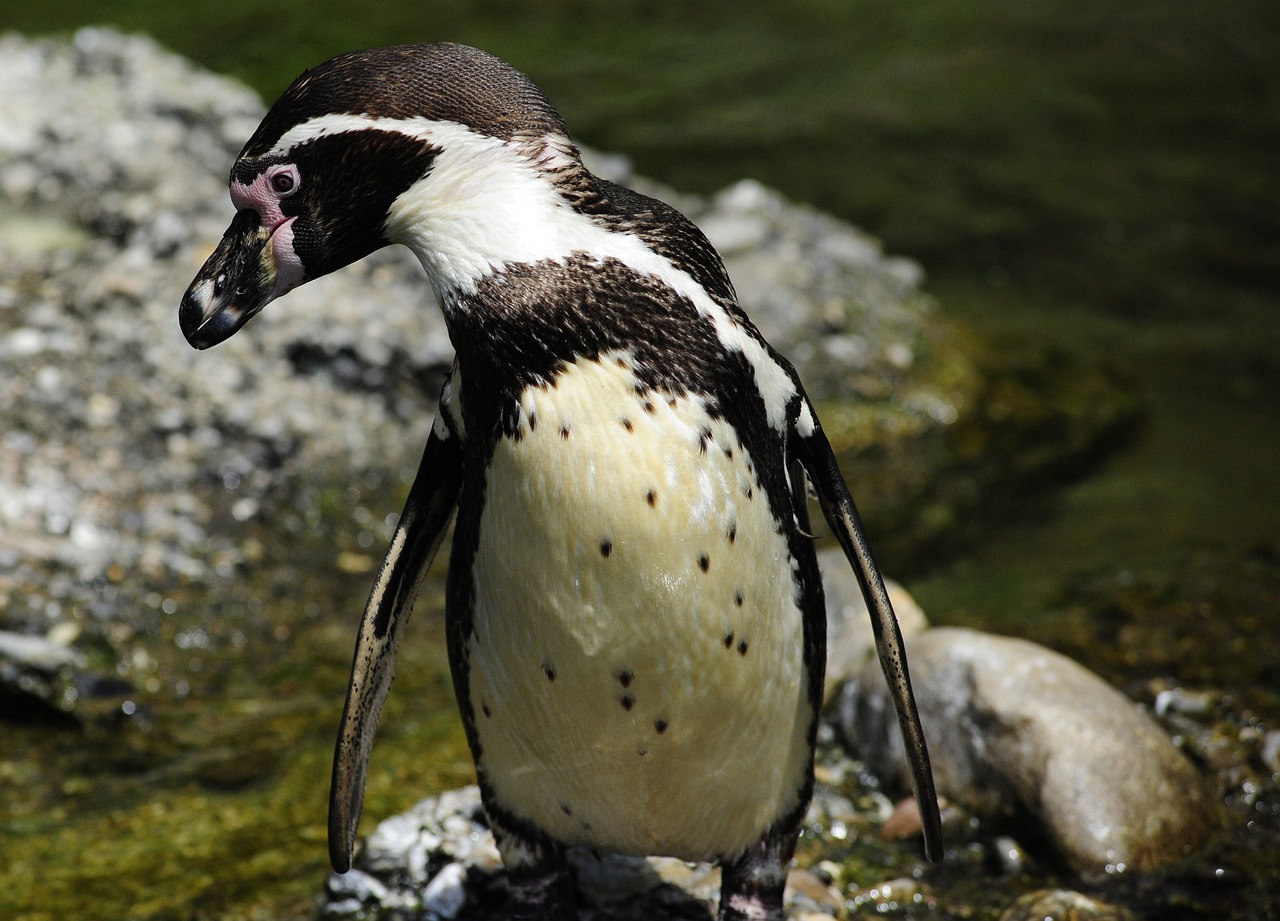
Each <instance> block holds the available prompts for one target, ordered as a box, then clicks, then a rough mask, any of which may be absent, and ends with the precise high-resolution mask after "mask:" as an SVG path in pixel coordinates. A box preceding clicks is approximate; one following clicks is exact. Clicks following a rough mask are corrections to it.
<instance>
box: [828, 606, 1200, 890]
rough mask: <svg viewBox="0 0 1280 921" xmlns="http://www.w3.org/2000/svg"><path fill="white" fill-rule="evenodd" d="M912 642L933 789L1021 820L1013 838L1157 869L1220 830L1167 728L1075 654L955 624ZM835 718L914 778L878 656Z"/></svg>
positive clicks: (877, 765)
mask: <svg viewBox="0 0 1280 921" xmlns="http://www.w3.org/2000/svg"><path fill="white" fill-rule="evenodd" d="M907 647H908V653H909V655H910V658H911V674H912V679H913V683H914V686H915V695H916V700H917V702H918V704H919V706H920V713H921V721H922V723H923V725H924V728H925V732H926V734H927V735H928V738H929V747H930V753H931V756H932V759H933V771H934V778H935V780H936V782H937V785H938V791H939V794H940V795H941V796H943V797H946V798H947V799H950V800H953V801H957V802H959V803H961V804H963V805H965V806H967V807H968V808H970V809H973V810H974V811H976V812H977V813H979V814H981V815H984V816H986V817H988V818H992V819H996V820H998V821H1008V820H1012V821H1015V822H1022V823H1024V830H1025V831H1026V832H1027V834H1025V835H1019V837H1020V838H1023V839H1034V838H1040V837H1044V838H1045V839H1047V841H1048V842H1049V843H1050V844H1051V845H1052V847H1053V848H1055V849H1056V851H1057V852H1058V853H1059V854H1060V855H1061V856H1062V857H1063V858H1065V859H1066V860H1067V861H1068V862H1069V863H1070V864H1071V865H1072V866H1073V867H1075V868H1076V869H1078V870H1080V871H1084V872H1099V871H1105V872H1112V873H1114V872H1121V871H1124V870H1126V869H1135V870H1149V869H1152V868H1155V867H1158V866H1161V865H1163V864H1166V863H1168V862H1170V861H1172V860H1175V859H1177V858H1180V857H1183V856H1184V855H1186V854H1187V853H1189V852H1191V851H1192V850H1194V849H1196V848H1198V847H1199V846H1201V845H1202V844H1203V843H1205V841H1206V840H1207V839H1208V838H1209V837H1210V835H1211V834H1212V832H1214V831H1215V829H1216V828H1217V827H1218V821H1219V820H1218V816H1217V811H1216V804H1215V803H1214V802H1213V801H1212V799H1211V798H1210V796H1209V793H1208V791H1207V790H1206V788H1205V784H1204V781H1203V779H1202V778H1201V777H1200V775H1199V773H1198V772H1197V770H1196V769H1195V768H1194V767H1193V766H1192V765H1191V763H1190V762H1189V761H1188V760H1187V759H1186V758H1185V757H1184V756H1183V755H1182V754H1181V752H1179V751H1178V750H1177V749H1176V748H1175V747H1174V746H1173V745H1172V743H1171V742H1170V740H1169V738H1168V736H1167V735H1166V734H1165V733H1164V731H1163V730H1162V729H1161V728H1160V727H1159V726H1158V725H1157V724H1156V723H1155V721H1154V720H1153V719H1152V718H1151V717H1149V716H1148V715H1147V714H1146V713H1145V712H1144V711H1142V710H1141V709H1140V708H1138V707H1137V706H1136V705H1135V704H1133V703H1132V702H1131V701H1129V700H1128V699H1127V698H1126V697H1124V695H1122V694H1121V693H1119V692H1118V691H1116V690H1115V689H1113V688H1111V687H1110V686H1109V685H1107V684H1106V683H1105V682H1103V681H1102V680H1101V679H1100V678H1098V677H1097V676H1095V675H1093V674H1092V673H1091V672H1089V671H1088V670H1086V669H1085V668H1083V667H1082V666H1080V665H1078V664H1076V663H1075V662H1073V661H1071V660H1070V659H1067V658H1066V657H1064V656H1061V655H1059V654H1057V653H1054V652H1052V651H1050V650H1048V649H1045V648H1043V647H1041V646H1037V645H1035V644H1033V643H1028V642H1025V641H1022V640H1015V639H1008V638H1004V637H997V636H992V635H989V634H983V633H979V632H976V631H972V630H962V629H955V628H934V629H931V630H927V631H925V632H924V633H921V634H919V635H918V636H916V637H914V638H912V639H910V640H908V642H907ZM838 721H839V724H840V729H841V732H842V733H843V734H844V736H845V738H846V739H848V740H849V741H850V742H851V744H852V745H853V746H854V747H855V748H856V749H857V751H858V752H859V753H860V754H861V756H862V757H863V758H865V759H866V761H867V763H868V765H869V766H870V767H871V768H872V770H874V771H875V772H876V773H877V774H879V775H880V776H881V777H884V778H888V779H891V780H892V781H893V782H895V783H898V784H903V785H905V784H906V783H907V782H908V775H907V774H906V766H905V762H904V761H903V757H902V746H901V742H900V740H899V737H898V730H897V725H896V719H895V717H894V715H893V709H892V706H891V704H890V702H889V700H888V695H887V692H886V690H885V689H884V682H883V679H881V678H880V675H879V670H878V667H874V666H873V665H868V666H867V667H866V669H865V670H864V672H863V674H862V676H860V677H859V678H858V679H855V680H854V681H851V682H850V683H849V684H848V685H847V686H846V687H845V689H843V691H842V692H841V697H840V701H839V715H838ZM1027 822H1030V823H1031V826H1032V827H1031V828H1025V823H1027ZM1033 829H1034V831H1033Z"/></svg>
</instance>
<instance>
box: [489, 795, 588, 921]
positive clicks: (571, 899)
mask: <svg viewBox="0 0 1280 921" xmlns="http://www.w3.org/2000/svg"><path fill="white" fill-rule="evenodd" d="M513 824H514V823H513ZM490 827H491V828H492V829H493V834H494V839H495V840H496V842H497V845H498V852H499V853H500V854H501V855H502V863H503V866H504V867H505V868H506V871H507V886H508V891H509V892H510V897H509V903H508V904H509V905H510V918H511V921H568V919H572V918H575V917H577V914H576V911H575V909H576V905H577V892H576V889H575V887H574V882H573V873H572V871H571V869H570V867H569V862H568V860H566V859H565V853H564V848H563V847H561V846H560V845H558V844H556V843H554V842H552V841H550V840H549V839H547V838H545V837H544V836H541V835H536V834H529V833H522V832H520V831H514V830H512V829H511V828H510V827H508V826H507V825H506V824H504V823H502V822H500V821H494V817H493V816H492V814H491V815H490Z"/></svg>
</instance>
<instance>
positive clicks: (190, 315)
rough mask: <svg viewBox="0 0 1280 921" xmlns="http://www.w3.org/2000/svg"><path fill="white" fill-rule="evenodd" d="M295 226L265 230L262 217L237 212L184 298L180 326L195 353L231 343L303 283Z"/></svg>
mask: <svg viewBox="0 0 1280 921" xmlns="http://www.w3.org/2000/svg"><path fill="white" fill-rule="evenodd" d="M292 225H293V220H292V219H289V220H285V221H282V222H281V223H279V224H277V225H276V226H274V227H268V226H265V225H264V224H263V223H262V219H261V218H260V217H259V216H258V212H256V211H254V210H252V209H250V208H245V209H243V210H241V211H239V212H237V214H236V216H235V218H234V219H233V220H232V221H231V226H229V227H228V228H227V232H226V233H225V234H223V235H222V242H221V243H219V244H218V248H217V249H215V250H214V251H213V255H211V256H210V257H209V258H208V259H207V260H206V261H205V264H204V266H203V267H202V268H201V269H200V271H199V272H197V273H196V277H195V279H194V280H193V281H192V282H191V285H190V287H188V288H187V293H186V294H184V295H183V297H182V305H181V306H180V307H179V308H178V323H179V325H180V326H181V327H182V334H183V335H184V336H186V337H187V342H189V343H190V344H191V345H192V347H194V348H197V349H207V348H209V347H210V346H214V345H217V344H218V343H219V342H223V341H224V340H226V339H229V338H231V336H232V335H233V334H235V332H236V331H237V330H238V329H240V327H242V326H244V324H245V323H247V322H249V320H250V319H252V318H253V317H254V316H255V315H257V313H258V312H259V311H260V310H262V308H263V307H265V306H267V304H269V303H271V302H272V301H273V300H275V299H276V298H277V297H279V296H280V295H282V294H284V293H285V292H286V291H288V290H289V289H291V288H294V287H296V286H297V285H298V284H299V283H300V282H301V281H302V275H303V272H302V265H301V262H300V260H299V259H298V257H297V255H296V253H295V252H294V249H293V226H292Z"/></svg>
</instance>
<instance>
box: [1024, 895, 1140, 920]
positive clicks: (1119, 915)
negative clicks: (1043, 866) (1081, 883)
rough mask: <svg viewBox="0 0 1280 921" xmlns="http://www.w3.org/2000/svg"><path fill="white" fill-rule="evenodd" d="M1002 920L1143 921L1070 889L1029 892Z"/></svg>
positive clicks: (1120, 909)
mask: <svg viewBox="0 0 1280 921" xmlns="http://www.w3.org/2000/svg"><path fill="white" fill-rule="evenodd" d="M1000 921H1139V919H1138V917H1137V916H1136V915H1134V914H1133V913H1132V912H1129V911H1127V910H1126V909H1124V908H1120V907H1118V906H1116V905H1109V904H1107V903H1106V902H1100V901H1098V900H1097V899H1094V898H1090V897H1089V896H1087V895H1084V894H1083V893H1080V892H1072V891H1071V890H1069V889H1042V890H1039V891H1037V892H1029V893H1027V894H1026V895H1024V896H1023V897H1022V898H1020V899H1018V900H1017V901H1016V902H1014V903H1013V904H1012V905H1010V906H1009V907H1008V908H1006V909H1005V910H1004V912H1003V913H1001V915H1000Z"/></svg>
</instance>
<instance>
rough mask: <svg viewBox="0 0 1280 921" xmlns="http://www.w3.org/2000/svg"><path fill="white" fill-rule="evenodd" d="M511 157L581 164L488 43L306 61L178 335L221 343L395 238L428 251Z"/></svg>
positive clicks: (250, 146) (243, 169)
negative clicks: (495, 166)
mask: <svg viewBox="0 0 1280 921" xmlns="http://www.w3.org/2000/svg"><path fill="white" fill-rule="evenodd" d="M514 159H522V160H524V161H525V162H527V163H529V164H535V165H537V164H540V166H539V167H538V168H541V169H547V168H552V167H554V166H556V165H557V164H558V165H559V167H560V168H564V167H565V166H566V165H567V166H569V167H574V166H580V161H578V158H577V151H576V149H574V148H573V145H572V144H571V143H570V142H569V140H568V133H567V131H566V130H565V127H564V123H563V121H562V120H561V118H560V115H559V113H558V112H557V111H556V110H555V108H554V106H552V104H551V103H550V102H549V101H548V100H547V98H546V97H545V96H544V95H543V94H542V92H541V91H540V90H539V89H538V88H537V87H536V86H535V85H534V84H533V83H532V81H530V80H529V79H528V78H527V77H525V76H524V75H523V74H521V73H520V72H519V71H517V70H515V69H514V68H513V67H511V66H510V65H508V64H506V63H505V62H503V61H501V60H500V59H498V58H496V57H493V56H492V55H489V54H487V53H485V52H482V51H479V50H477V49H475V48H469V47H466V46H464V45H455V44H450V43H428V44H418V45H400V46H395V47H390V48H378V49H372V50H368V51H357V52H352V53H350V54H344V55H341V56H339V57H336V58H333V59H332V60H330V61H327V62H325V63H324V64H321V65H319V66H318V67H316V68H314V69H312V70H309V71H307V72H306V73H304V74H303V75H302V76H300V77H299V78H298V79H297V80H295V81H294V82H293V84H292V85H291V86H290V87H289V88H288V89H287V90H286V91H285V93H284V94H283V95H282V96H281V97H280V99H279V100H278V101H277V102H276V103H275V105H274V106H272V107H271V109H270V111H268V113H267V115H266V117H265V118H264V119H263V121H262V123H261V124H260V125H259V126H258V129H257V130H256V131H255V132H254V134H253V136H252V137H251V138H250V139H249V141H248V142H247V143H246V144H245V146H244V148H243V149H242V150H241V151H240V154H239V156H238V157H237V158H236V161H235V164H234V165H233V166H232V169H231V182H230V191H231V200H232V202H233V203H234V205H235V207H236V215H235V217H234V218H233V219H232V221H231V224H230V226H229V227H228V228H227V230H226V233H225V234H224V235H223V238H222V241H221V243H219V245H218V246H217V248H216V249H215V250H214V252H213V254H212V255H211V256H210V257H209V258H208V260H207V261H206V262H205V264H204V266H203V267H202V268H201V269H200V271H199V272H198V273H197V275H196V277H195V279H194V280H193V281H192V282H191V285H190V287H188V289H187V291H186V294H185V295H184V296H183V299H182V304H181V307H180V310H179V322H180V325H181V327H182V331H183V334H184V335H185V336H186V338H187V341H188V342H189V343H190V344H191V345H192V346H194V347H196V348H201V349H203V348H208V347H210V346H213V345H216V344H218V343H219V342H222V341H223V340H225V339H227V338H229V337H230V336H231V335H233V334H234V333H235V332H236V331H238V330H239V329H240V328H241V327H242V326H244V324H245V323H246V322H248V321H249V320H250V319H251V318H252V317H253V316H255V315H256V314H257V313H258V312H259V311H261V310H262V308H263V307H265V306H266V305H267V304H269V303H270V302H271V301H273V300H275V299H276V298H278V297H280V296H282V295H283V294H285V293H287V292H288V291H290V290H291V289H293V288H296V287H298V286H299V285H302V284H305V283H306V282H308V281H311V280H312V279H314V278H319V277H321V276H323V275H327V274H329V273H330V272H333V271H336V270H337V269H340V268H342V267H343V266H346V265H349V264H351V263H352V262H355V261H356V260H358V259H361V258H363V257H364V256H366V255H368V254H369V253H371V252H373V251H374V250H376V249H379V248H381V247H383V246H386V245H387V244H389V243H395V242H404V243H408V244H409V245H411V246H413V247H414V248H415V250H416V251H418V254H419V256H420V257H421V258H423V260H424V263H425V262H427V261H428V256H427V255H425V253H424V251H425V250H429V249H431V243H430V242H429V239H428V238H430V237H431V235H432V234H433V233H434V234H435V236H436V237H440V236H441V235H448V233H449V232H450V229H451V226H450V220H451V216H452V217H455V218H456V217H457V216H458V214H462V215H465V214H466V213H467V211H468V209H471V210H472V211H475V210H476V209H478V208H480V207H482V206H483V207H492V205H493V204H494V202H493V201H492V200H491V199H492V196H493V194H494V193H497V194H498V195H501V190H502V186H503V183H501V182H498V183H497V184H496V186H494V184H493V183H492V181H491V180H492V179H493V178H494V177H493V175H487V174H492V172H493V170H492V169H488V170H487V169H486V167H485V164H486V163H489V164H490V165H492V163H493V162H497V161H505V162H506V163H508V164H510V163H511V162H512V161H513V160H514ZM499 172H501V171H499ZM507 172H508V173H510V172H511V170H510V169H508V170H507ZM486 178H487V179H488V180H490V182H489V183H488V184H489V186H490V188H489V189H488V190H487V192H486V191H485V189H484V185H485V180H486ZM476 197H480V198H487V199H490V200H488V201H486V202H483V203H478V202H470V201H469V199H473V198H476ZM424 212H431V213H424ZM433 219H434V220H435V223H434V224H433V223H432V220H433ZM456 223H457V221H456V220H455V221H454V224H456ZM424 228H425V229H424ZM452 229H453V230H455V231H456V230H457V227H456V226H455V227H452ZM428 268H429V269H430V265H429V266H428Z"/></svg>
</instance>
